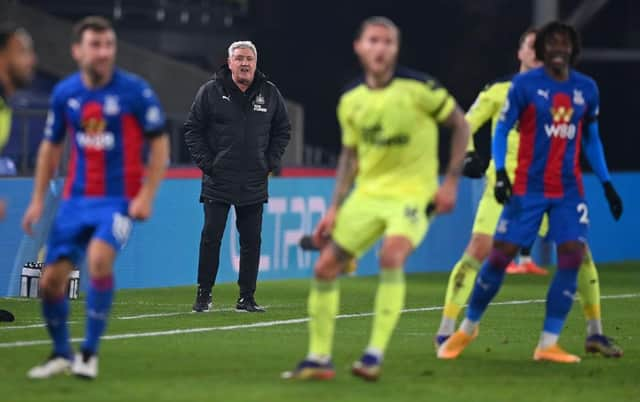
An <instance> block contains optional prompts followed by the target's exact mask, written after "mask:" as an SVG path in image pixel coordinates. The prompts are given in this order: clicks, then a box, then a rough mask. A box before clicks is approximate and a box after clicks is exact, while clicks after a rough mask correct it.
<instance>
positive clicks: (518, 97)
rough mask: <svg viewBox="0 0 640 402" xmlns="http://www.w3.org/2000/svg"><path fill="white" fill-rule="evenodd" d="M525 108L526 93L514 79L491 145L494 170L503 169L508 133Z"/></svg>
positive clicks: (519, 82)
mask: <svg viewBox="0 0 640 402" xmlns="http://www.w3.org/2000/svg"><path fill="white" fill-rule="evenodd" d="M525 106H526V91H525V87H524V86H523V85H522V83H521V81H520V80H517V79H514V81H513V83H512V84H511V88H509V93H508V94H507V99H506V100H505V102H504V106H503V107H502V112H501V114H500V118H499V119H498V123H497V124H496V128H495V132H494V134H493V142H492V144H491V154H492V155H491V156H492V158H493V161H494V163H495V166H496V170H500V169H504V167H505V159H506V154H507V136H508V135H509V131H510V130H511V128H512V127H513V126H514V125H515V124H516V121H518V119H519V118H520V113H522V111H523V110H524V109H525Z"/></svg>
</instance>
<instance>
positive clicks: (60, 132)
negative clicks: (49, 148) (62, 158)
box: [44, 88, 66, 144]
mask: <svg viewBox="0 0 640 402" xmlns="http://www.w3.org/2000/svg"><path fill="white" fill-rule="evenodd" d="M64 106H65V100H64V98H63V97H62V95H61V94H60V90H59V89H57V88H56V89H54V91H53V93H52V94H51V99H50V100H49V111H48V112H47V121H46V122H45V125H44V138H45V139H46V140H47V141H51V142H53V143H54V144H60V143H61V142H62V141H63V140H64V136H65V133H66V122H65V116H64Z"/></svg>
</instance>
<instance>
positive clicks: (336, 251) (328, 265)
mask: <svg viewBox="0 0 640 402" xmlns="http://www.w3.org/2000/svg"><path fill="white" fill-rule="evenodd" d="M350 258H351V256H350V255H349V254H348V253H347V252H345V251H344V250H343V249H342V248H341V247H340V246H339V245H338V244H336V243H335V242H334V241H333V240H332V241H330V242H329V244H328V245H327V246H325V247H324V248H323V249H322V250H321V251H320V256H319V257H318V260H317V261H316V264H315V267H314V277H313V279H312V281H311V289H310V290H309V298H308V300H307V309H308V314H309V350H308V353H307V357H306V358H305V359H304V360H302V361H301V362H300V363H299V364H298V365H297V366H296V368H295V369H294V370H292V371H287V372H284V373H282V378H284V379H296V380H330V379H332V378H333V377H334V376H335V369H334V367H333V363H332V361H331V353H332V349H333V336H334V330H335V320H336V316H337V315H338V309H339V306H340V290H339V288H338V281H337V277H338V274H339V273H340V272H341V271H342V269H343V266H344V264H346V263H347V261H348V260H349V259H350Z"/></svg>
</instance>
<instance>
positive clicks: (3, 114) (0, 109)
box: [0, 88, 11, 152]
mask: <svg viewBox="0 0 640 402" xmlns="http://www.w3.org/2000/svg"><path fill="white" fill-rule="evenodd" d="M10 130H11V109H10V108H9V105H7V104H6V102H5V100H4V99H3V97H2V88H0V152H2V148H4V146H5V145H6V144H7V141H9V132H10Z"/></svg>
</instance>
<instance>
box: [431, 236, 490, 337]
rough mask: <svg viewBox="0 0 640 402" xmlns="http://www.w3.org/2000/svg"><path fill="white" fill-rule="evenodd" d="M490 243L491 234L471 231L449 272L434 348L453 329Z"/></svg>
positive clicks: (487, 252) (487, 253) (449, 334)
mask: <svg viewBox="0 0 640 402" xmlns="http://www.w3.org/2000/svg"><path fill="white" fill-rule="evenodd" d="M492 245H493V237H492V236H490V235H487V234H484V233H473V234H472V235H471V240H470V241H469V244H468V245H467V248H466V250H465V252H464V254H463V255H462V257H461V258H460V260H459V261H458V262H457V263H456V265H455V266H454V267H453V270H452V271H451V273H450V274H449V281H448V283H447V293H446V294H445V301H444V309H443V311H442V318H441V320H440V327H439V328H438V332H437V333H436V337H435V339H434V343H435V345H436V348H438V347H439V346H440V345H441V344H442V343H443V342H444V341H446V340H447V338H449V336H451V334H452V333H453V332H454V331H455V325H456V320H457V318H458V316H459V315H460V312H461V311H462V308H463V307H464V305H465V304H467V301H468V300H469V296H470V295H471V291H472V290H473V284H474V282H475V280H476V276H477V275H478V271H479V270H480V266H481V264H482V261H484V260H485V259H486V258H487V257H488V255H489V252H490V251H491V247H492Z"/></svg>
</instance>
